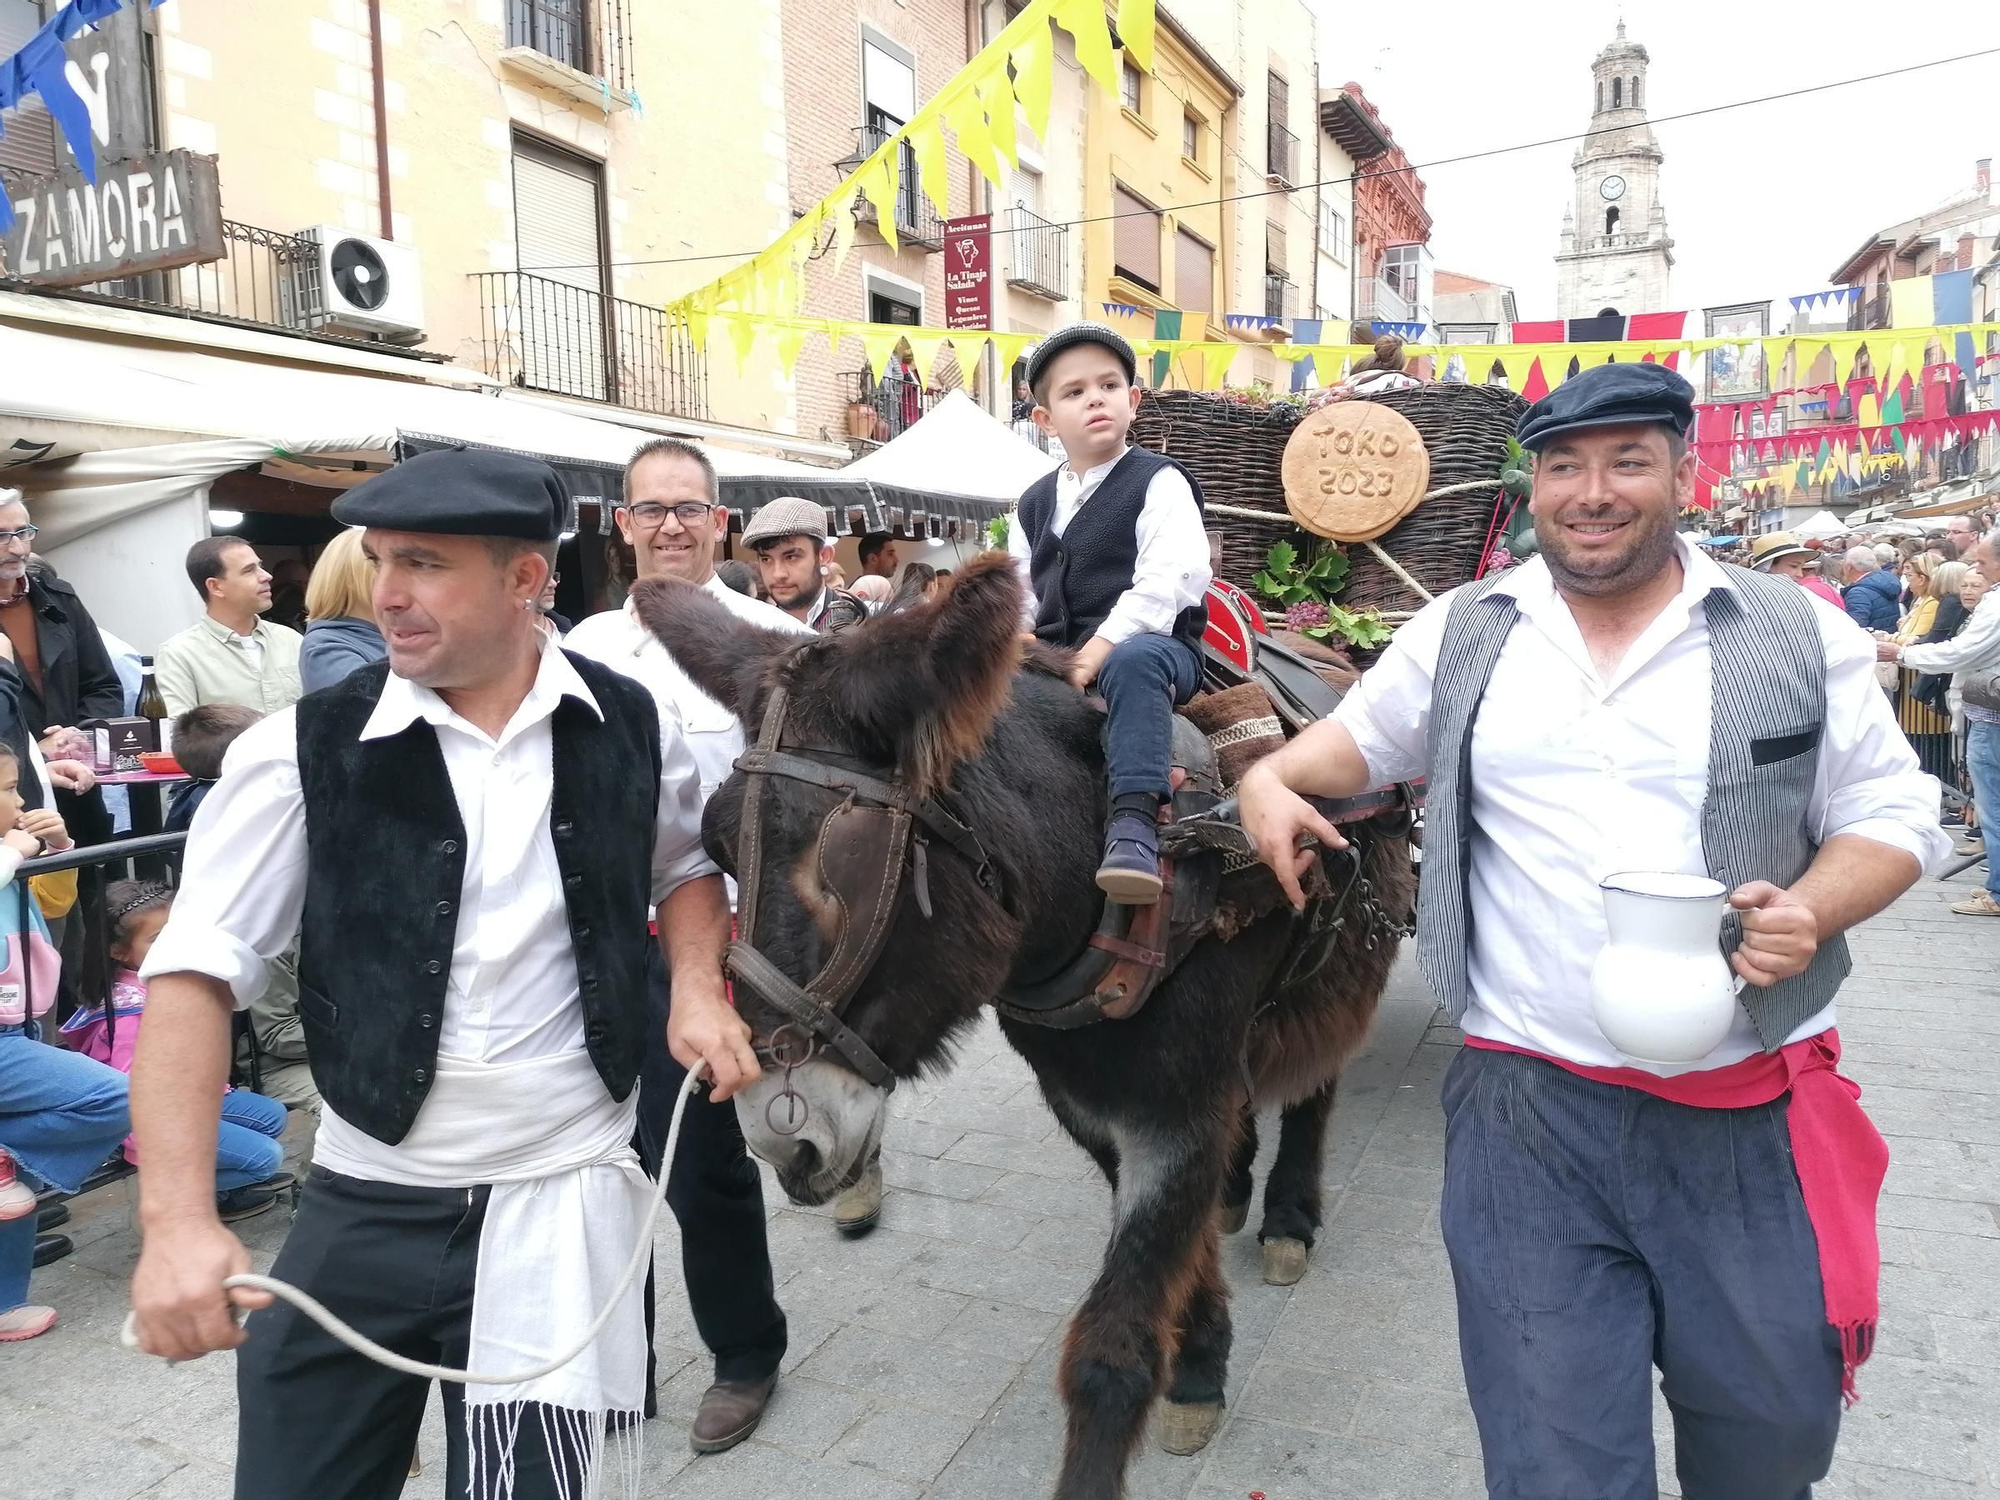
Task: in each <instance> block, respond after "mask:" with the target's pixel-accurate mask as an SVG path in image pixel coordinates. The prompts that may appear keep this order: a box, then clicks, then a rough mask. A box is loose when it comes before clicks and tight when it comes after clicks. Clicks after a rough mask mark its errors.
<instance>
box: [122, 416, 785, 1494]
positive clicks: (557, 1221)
mask: <svg viewBox="0 0 2000 1500" xmlns="http://www.w3.org/2000/svg"><path fill="white" fill-rule="evenodd" d="M566 506H567V501H566V497H565V496H564V493H563V489H562V485H561V482H560V481H559V480H558V479H557V477H556V475H555V473H554V472H553V471H552V470H551V469H549V468H548V466H547V465H545V464H542V463H539V462H535V461H533V460H530V459H525V458H520V457H515V456H512V455H508V454H502V453H493V452H446V453H435V454H428V455H425V456H422V457H418V458H413V459H411V460H409V461H407V462H405V463H402V464H399V465H397V466H396V467H395V468H393V469H391V470H389V471H388V472H387V473H386V474H383V475H381V476H380V477H378V478H376V479H373V480H370V481H369V482H368V483H366V484H365V485H362V486H361V487H360V488H358V489H355V490H354V491H352V492H350V493H349V494H348V495H346V496H345V497H343V498H342V499H341V500H340V501H339V502H338V503H337V504H336V505H335V507H334V515H335V517H336V518H337V519H339V520H341V521H344V522H346V523H348V524H349V525H354V526H362V527H366V528H367V530H366V534H365V537H364V540H363V548H364V550H365V551H366V553H367V555H368V556H369V558H370V559H371V560H372V561H373V563H374V565H375V585H374V607H375V617H376V619H377V621H378V622H379V623H380V624H381V627H382V634H383V637H384V639H385V640H386V641H387V643H388V648H389V659H388V661H387V662H386V663H382V664H380V665H377V666H374V667H364V668H362V669H361V670H360V671H357V672H356V673H355V674H354V675H353V676H351V677H349V678H347V679H346V680H345V681H343V682H341V683H339V684H337V685H335V686H333V687H330V688H326V689H323V690H322V691H320V692H317V693H312V694H309V695H308V696H307V697H305V698H303V699H301V700H300V701H299V703H298V704H297V705H296V706H295V707H293V708H289V709H285V710H282V711H280V712H278V713H275V714H273V715H271V716H270V717H269V718H267V719H265V720H263V721H262V722H261V723H259V724H257V725H256V726H255V727H253V728H252V729H250V730H248V731H247V732H246V733H245V734H244V735H243V736H242V738H241V739H239V740H238V741H237V742H236V744H235V745H234V746H233V747H232V748H231V750H230V752H229V756H228V759H227V761H226V762H225V763H224V772H223V776H222V780H221V781H220V782H219V783H218V784H217V786H216V788H215V790H214V791H213V792H212V793H210V795H209V797H208V800H207V801H206V802H204V803H203V805H202V809H201V812H200V814H199V815H198V816H197V817H196V819H195V823H194V827H193V829H192V831H191V833H190V836H189V844H188V852H187V867H186V873H185V878H184V881H183V884H182V889H181V894H180V898H179V900H178V901H177V902H176V903H175V906H174V911H173V915H172V917H171V918H170V920H169V922H168V924H167V926H166V929H165V930H164V931H163V932H162V933H161V935H160V937H159V939H158V941H157V942H156V943H155V944H154V947H153V950H152V953H151V955H150V956H149V959H148V962H147V964H146V968H145V973H146V975H147V977H148V979H149V980H150V981H151V985H152V991H151V997H150V1000H149V1004H148V1010H149V1014H148V1018H147V1024H146V1031H145V1036H144V1039H143V1040H142V1042H141V1044H140V1049H139V1056H138V1060H137V1063H136V1065H135V1067H134V1069H133V1095H134V1099H135V1109H134V1120H135V1125H136V1127H137V1131H138V1134H139V1135H140V1137H141V1139H142V1141H143V1144H144V1149H145V1155H146V1174H145V1180H144V1182H143V1184H142V1186H141V1192H140V1220H141V1227H142V1229H143V1231H144V1235H145V1244H144V1249H143V1252H142V1254H141V1257H140V1262H139V1267H138V1270H137V1273H136V1274H135V1276H134V1277H133V1284H132V1300H133V1306H134V1308H135V1310H136V1312H137V1314H138V1324H139V1334H140V1340H141V1343H142V1346H143V1347H144V1348H146V1349H147V1350H148V1351H150V1352H151V1353H154V1354H159V1355H164V1356H166V1357H168V1358H170V1359H191V1358H195V1357H198V1356H200V1355H202V1354H205V1353H207V1352H209V1351H210V1350H213V1349H227V1348H232V1347H235V1346H237V1345H239V1344H240V1345H241V1346H242V1348H241V1350H240V1352H239V1354H238V1356H237V1391H238V1404H239V1425H238V1457H237V1468H236V1494H237V1497H238V1500H387V1497H392V1496H394V1495H396V1494H398V1493H399V1492H400V1490H401V1488H402V1483H403V1479H404V1476H405V1474H406V1472H407V1470H408V1467H409V1461H410V1455H411V1453H412V1451H413V1449H414V1447H415V1444H416V1439H417V1431H418V1428H419V1426H420V1424H421V1423H422V1420H423V1411H424V1404H425V1399H426V1392H427V1383H426V1382H424V1381H423V1380H420V1379H416V1378H413V1377H411V1376H408V1375H403V1374H400V1373H397V1372H394V1371H391V1370H388V1369H385V1368H383V1367H381V1366H378V1365H376V1364H374V1363H372V1362H371V1361H369V1360H367V1359H365V1358H363V1357H362V1356H360V1355H357V1354H353V1353H351V1352H349V1351H348V1350H347V1349H346V1348H345V1347H344V1346H343V1345H341V1344H339V1343H337V1342H336V1341H335V1340H334V1339H333V1338H332V1337H331V1336H330V1335H329V1334H327V1333H325V1332H324V1331H322V1330H321V1329H320V1328H319V1327H318V1325H317V1324H315V1323H313V1322H311V1321H310V1320H308V1319H307V1318H306V1317H305V1316H304V1315H302V1314H300V1313H298V1312H296V1311H295V1310H293V1309H292V1308H291V1307H290V1306H288V1305H286V1304H283V1303H279V1304H275V1305H272V1304H271V1299H270V1298H269V1297H267V1296H264V1295H262V1294H258V1293H253V1292H249V1291H246V1290H243V1289H236V1290H231V1291H225V1289H224V1288H223V1286H222V1282H223V1280H224V1278H225V1277H227V1276H230V1275H233V1274H235V1273H238V1272H243V1271H247V1270H249V1269H250V1256H249V1254H248V1252H247V1251H246V1250H245V1249H244V1247H243V1245H242V1244H241V1243H240V1242H239V1241H237V1240H236V1239H235V1237H234V1236H232V1235H231V1234H230V1233H229V1232H228V1231H227V1230H225V1229H224V1228H223V1227H222V1226H221V1224H219V1223H218V1222H217V1220H216V1217H215V1211H214V1162H213V1157H214V1146H215V1120H216V1108H217V1101H218V1100H220V1098H221V1096H222V1084H223V1074H224V1069H225V1065H226V1058H227V1055H228V1038H229V1014H230V1011H231V1009H232V1008H240V1007H241V1006H242V1005H244V1004H245V1003H246V1002H247V1001H248V1000H250V999H253V998H255V997H256V996H257V995H258V994H259V993H260V991H261V990H262V988H263V984H264V975H265V971H266V969H267V967H268V966H269V964H270V963H271V961H272V960H273V959H274V958H276V957H277V956H278V954H279V953H280V952H282V951H283V950H284V948H285V947H286V945H287V944H288V943H289V942H290V941H291V938H292V935H293V933H294V932H297V933H299V934H300V939H299V941H300V950H299V1013H300V1016H301V1018H302V1020H303V1023H304V1026H305V1034H306V1042H307V1047H308V1055H309V1059H310V1062H311V1066H312V1073H313V1081H314V1083H315V1084H316V1085H317V1086H318V1088H319V1091H320V1093H321V1094H322V1095H323V1096H324V1099H325V1113H324V1115H323V1116H322V1118H321V1122H320V1126H319V1133H318V1138H317V1140H316V1142H315V1144H314V1161H313V1167H312V1172H311V1175H310V1178H309V1180H308V1182H307V1184H306V1187H305V1191H304V1194H303V1197H302V1200H301V1202H300V1206H299V1211H298V1217H297V1221H296V1223H295V1224H294V1226H293V1230H292V1234H291V1237H290V1239H289V1240H288V1241H287V1243H286V1245H285V1248H284V1250H283V1251H282V1252H281V1253H280V1255H279V1256H278V1260H277V1263H276V1265H275V1266H273V1267H272V1274H273V1275H274V1276H276V1277H278V1278H280V1279H282V1280H284V1281H287V1282H289V1283H291V1284H292V1285H294V1286H297V1287H299V1288H301V1289H302V1290H304V1291H306V1292H308V1293H310V1294H311V1295H312V1296H314V1297H316V1298H318V1299H319V1300H320V1301H321V1302H322V1303H324V1304H325V1305H326V1306H327V1307H328V1308H330V1309H331V1310H332V1311H333V1312H334V1313H335V1314H336V1315H338V1316H339V1317H341V1318H343V1319H345V1320H346V1321H347V1322H348V1323H349V1324H351V1325H353V1326H354V1327H355V1328H357V1329H358V1330H360V1331H361V1332H362V1333H363V1334H365V1335H367V1336H368V1337H370V1338H373V1339H374V1340H376V1341H377V1342H379V1343H382V1344H384V1345H386V1346H388V1347H389V1348H391V1349H394V1350H396V1351H398V1352H400V1353H402V1354H405V1355H408V1356H411V1357H413V1358H415V1359H417V1360H420V1361H425V1362H430V1363H441V1364H444V1365H448V1366H453V1367H459V1368H469V1369H472V1370H476V1371H480V1372H494V1371H498V1372H502V1373H505V1372H508V1371H513V1370H525V1369H530V1368H532V1367H534V1366H536V1365H538V1364H540V1363H543V1362H545V1361H547V1360H548V1359H550V1358H553V1357H555V1356H556V1355H558V1354H559V1353H561V1352H562V1351H564V1350H566V1349H568V1348H570V1347H572V1346H573V1345H574V1344H575V1342H576V1341H577V1340H578V1339H579V1338H581V1337H582V1335H583V1334H584V1332H585V1331H586V1329H587V1328H588V1326H589V1325H590V1323H591V1321H592V1320H593V1319H594V1318H595V1317H596V1316H597V1314H598V1312H599V1310H600V1309H601V1308H603V1307H604V1306H606V1305H607V1304H608V1303H610V1302H611V1301H612V1299H613V1293H614V1291H615V1290H616V1287H615V1283H616V1282H617V1280H618V1278H619V1277H620V1275H621V1274H622V1273H623V1271H624V1268H625V1266H626V1263H627V1261H628V1259H629V1258H630V1256H631V1254H632V1249H633V1246H634V1244H635V1242H636V1240H637V1237H638V1235H639V1231H640V1227H641V1222H642V1220H643V1219H644V1217H645V1214H646V1211H647V1208H648V1205H649V1202H650V1188H649V1184H648V1182H647V1180H646V1176H645V1174H644V1172H643V1171H641V1169H640V1165H639V1162H638V1160H637V1158H636V1157H635V1155H634V1154H633V1152H632V1149H631V1141H632V1137H633V1123H634V1115H635V1107H636V1104H637V1096H636V1093H635V1091H634V1084H635V1081H636V1080H637V1077H638V1074H639V1069H640V1063H641V1059H642V1057H643V1055H644V1052H645V1044H646V1037H645V1028H646V1024H647V1022H646V1016H647V1005H646V994H645V977H644V970H645V948H644V944H645V942H646V941H647V938H646V917H645V913H646V909H647V907H648V906H651V907H653V908H654V912H655V919H656V921H657V923H658V928H659V934H660V942H661V946H662V948H663V950H664V953H665V961H666V964H667V966H668V968H669V970H670V971H671V975H672V984H673V993H674V1011H673V1018H672V1023H671V1026H670V1028H669V1036H668V1043H669V1045H670V1046H671V1047H672V1049H673V1051H674V1053H675V1055H676V1057H678V1058H679V1059H680V1060H681V1061H682V1062H683V1064H692V1063H693V1062H694V1061H695V1059H697V1058H699V1059H701V1060H702V1061H704V1062H706V1063H707V1065H708V1067H709V1070H710V1074H711V1076H712V1078H713V1079H714V1084H715V1093H716V1094H717V1095H719V1096H723V1097H727V1096H728V1095H729V1094H730V1093H732V1092H733V1091H734V1090H735V1089H736V1088H738V1087H740V1086H741V1085H742V1084H743V1083H745V1082H746V1081H748V1080H750V1079H753V1078H755V1077H756V1075H757V1064H756V1061H755V1059H754V1057H753V1056H752V1055H751V1052H750V1047H749V1033H748V1030H747V1028H746V1027H744V1025H743V1024H742V1022H741V1021H739V1020H738V1019H737V1018H736V1016H735V1013H734V1012H733V1011H732V1010H731V1009H730V1008H729V1006H728V1004H727V1002H726V999H725V996H724V992H723V984H722V969H721V954H722V948H723V943H724V941H725V940H726V938H727V936H728V926H729V917H728V907H727V905H726V903H725V900H724V896H723V888H722V879H721V876H720V874H719V873H718V872H717V871H716V868H715V866H714V865H713V864H712V863H710V862H709V860H708V858H707V856H706V855H705V854H704V853H703V852H702V847H701V830H700V773H699V771H698V770H697V768H696V764H695V761H694V758H693V756H692V755H691V753H690V752H689V750H688V747H687V745H686V743H685V741H684V739H683V737H682V734H681V730H680V726H679V723H678V720H677V719H676V718H674V717H673V716H672V714H671V713H670V712H664V711H663V710H662V709H661V708H660V707H659V706H658V705H656V704H655V702H654V700H653V699H652V697H651V695H649V694H648V693H647V692H646V690H645V689H644V688H643V687H641V686H640V685H639V684H637V683H635V682H632V681H631V680H629V679H628V678H626V677H623V676H621V675H620V674H618V673H617V672H614V671H612V670H611V669H610V668H608V667H604V666H601V665H599V664H598V663H596V662H592V661H589V660H586V659H584V658H581V657H575V656H571V655H569V654H567V653H565V652H564V651H562V650H561V649H560V648H559V647H557V646H556V645H554V644H553V643H552V642H551V641H550V640H549V638H548V636H547V633H546V632H545V631H543V630H542V629H541V628H540V625H539V623H538V618H539V610H538V608H537V605H538V600H539V596H540V595H541V592H542V587H543V584H544V582H545V581H546V580H547V578H548V574H549V569H550V567H551V565H552V563H553V560H554V555H555V546H556V539H557V536H558V534H559V532H560V530H561V527H562V521H563V517H564V513H565V510H566ZM232 1304H233V1305H234V1306H235V1307H239V1308H240V1307H255V1308H258V1309H259V1310H258V1311H257V1312H255V1313H253V1314H252V1315H251V1317H250V1319H249V1322H248V1326H247V1329H245V1330H242V1331H239V1330H238V1328H237V1326H236V1324H235V1323H234V1321H233V1320H232V1318H231V1311H232ZM645 1379H646V1339H645V1330H644V1320H643V1309H642V1298H641V1287H640V1286H639V1285H633V1286H631V1287H628V1288H626V1289H625V1290H624V1291H623V1292H622V1293H620V1294H619V1296H618V1299H617V1305H616V1307H615V1310H614V1312H613V1315H612V1318H611V1321H610V1322H609V1324H608V1325H607V1326H606V1327H605V1328H604V1330H603V1331H602V1332H601V1333H600V1334H599V1335H598V1336H597V1337H596V1338H595V1339H594V1340H593V1341H592V1343H591V1344H590V1345H589V1347H588V1348H587V1349H586V1350H585V1351H584V1353H583V1354H582V1355H581V1357H579V1358H578V1359H577V1360H575V1361H574V1362H572V1363H570V1364H568V1365H566V1366H564V1367H563V1368H562V1369H560V1370H558V1371H556V1372H555V1373H554V1374H551V1375H548V1376H546V1377H543V1378H540V1379H536V1380H532V1381H528V1382H524V1383H520V1384H514V1385H504V1386H488V1385H477V1386H460V1385H456V1384H451V1385H446V1386H445V1388H444V1395H445V1404H446V1414H447V1434H448V1439H449V1446H448V1453H447V1464H446V1467H447V1471H448V1475H447V1482H448V1486H449V1489H450V1492H451V1494H453V1495H454V1496H465V1495H470V1496H473V1497H475V1500H486V1497H488V1496H489V1495H499V1494H506V1495H511V1496H516V1497H521V1500H553V1497H555V1496H557V1495H562V1496H569V1495H576V1494H583V1493H590V1494H598V1493H600V1492H601V1491H600V1490H599V1489H598V1488H597V1487H596V1486H598V1485H600V1484H609V1485H611V1486H612V1487H613V1488H614V1489H615V1485H616V1482H617V1480H618V1479H619V1478H620V1477H622V1476H629V1475H630V1474H631V1473H633V1472H634V1470H635V1469H636V1464H635V1463H627V1462H626V1460H628V1459H631V1458H633V1457H634V1454H633V1451H632V1450H633V1449H634V1447H635V1446H636V1444H637V1442H638V1434H639V1431H640V1414H641V1411H642V1409H643V1406H644V1402H645V1391H644V1383H645Z"/></svg>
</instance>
